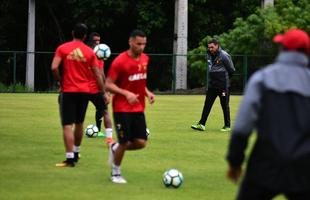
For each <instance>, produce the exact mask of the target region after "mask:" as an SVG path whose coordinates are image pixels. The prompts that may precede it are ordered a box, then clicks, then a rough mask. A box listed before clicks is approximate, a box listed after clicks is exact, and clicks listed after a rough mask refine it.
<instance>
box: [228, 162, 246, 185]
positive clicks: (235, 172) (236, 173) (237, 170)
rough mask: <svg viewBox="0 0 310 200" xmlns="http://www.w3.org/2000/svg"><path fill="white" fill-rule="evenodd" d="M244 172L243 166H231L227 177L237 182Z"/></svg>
mask: <svg viewBox="0 0 310 200" xmlns="http://www.w3.org/2000/svg"><path fill="white" fill-rule="evenodd" d="M241 174H242V169H241V166H238V167H231V166H230V167H229V168H228V171H227V178H228V179H229V180H231V181H232V182H233V183H237V182H238V180H239V178H240V176H241Z"/></svg>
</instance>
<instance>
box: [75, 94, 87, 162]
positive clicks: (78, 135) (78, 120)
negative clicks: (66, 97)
mask: <svg viewBox="0 0 310 200" xmlns="http://www.w3.org/2000/svg"><path fill="white" fill-rule="evenodd" d="M76 98H77V100H78V103H77V105H76V115H75V126H74V147H73V151H74V161H75V162H77V161H78V160H79V158H80V146H81V143H82V139H83V131H84V128H83V123H84V119H85V114H86V110H87V105H88V94H79V95H77V97H76Z"/></svg>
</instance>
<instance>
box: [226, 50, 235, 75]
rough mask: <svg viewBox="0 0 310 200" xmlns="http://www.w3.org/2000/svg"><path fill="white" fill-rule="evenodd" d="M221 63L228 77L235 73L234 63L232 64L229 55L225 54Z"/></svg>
mask: <svg viewBox="0 0 310 200" xmlns="http://www.w3.org/2000/svg"><path fill="white" fill-rule="evenodd" d="M223 63H224V66H225V69H226V70H227V72H228V74H229V76H231V75H232V74H233V73H234V72H235V67H234V63H233V61H232V59H231V57H230V55H229V54H225V56H224V59H223Z"/></svg>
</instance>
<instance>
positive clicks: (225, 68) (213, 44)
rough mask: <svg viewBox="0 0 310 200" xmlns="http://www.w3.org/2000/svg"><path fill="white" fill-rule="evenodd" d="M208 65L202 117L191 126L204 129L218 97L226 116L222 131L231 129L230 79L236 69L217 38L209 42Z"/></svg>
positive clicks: (195, 128)
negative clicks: (207, 79)
mask: <svg viewBox="0 0 310 200" xmlns="http://www.w3.org/2000/svg"><path fill="white" fill-rule="evenodd" d="M207 59H208V65H209V83H208V90H207V94H206V99H205V102H204V106H203V110H202V113H201V118H200V120H199V122H198V123H196V124H193V125H192V126H191V128H192V129H194V130H198V131H204V130H205V129H206V128H205V125H206V122H207V119H208V117H209V114H210V111H211V108H212V106H213V103H214V101H215V99H216V97H219V98H220V103H221V107H222V110H223V116H224V126H223V128H221V129H220V131H223V132H227V131H230V109H229V96H230V83H229V81H230V80H229V79H230V77H231V76H232V74H233V73H234V71H235V67H234V64H233V62H232V60H231V56H230V55H229V54H228V53H227V52H226V51H224V50H223V49H222V48H221V47H220V44H219V42H218V41H217V40H215V39H212V40H210V41H209V42H208V56H207Z"/></svg>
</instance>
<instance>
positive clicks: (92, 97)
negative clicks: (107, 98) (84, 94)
mask: <svg viewBox="0 0 310 200" xmlns="http://www.w3.org/2000/svg"><path fill="white" fill-rule="evenodd" d="M89 101H91V102H92V103H93V104H94V106H95V107H96V111H98V112H100V113H103V111H104V110H106V109H107V105H106V103H105V102H104V100H103V97H102V94H101V93H96V94H89Z"/></svg>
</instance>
